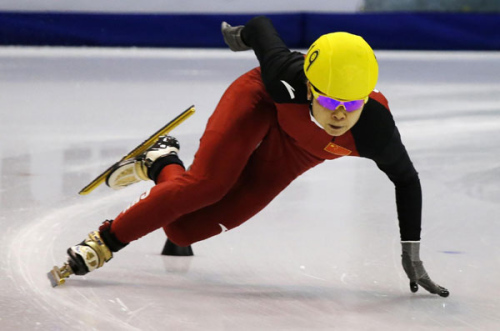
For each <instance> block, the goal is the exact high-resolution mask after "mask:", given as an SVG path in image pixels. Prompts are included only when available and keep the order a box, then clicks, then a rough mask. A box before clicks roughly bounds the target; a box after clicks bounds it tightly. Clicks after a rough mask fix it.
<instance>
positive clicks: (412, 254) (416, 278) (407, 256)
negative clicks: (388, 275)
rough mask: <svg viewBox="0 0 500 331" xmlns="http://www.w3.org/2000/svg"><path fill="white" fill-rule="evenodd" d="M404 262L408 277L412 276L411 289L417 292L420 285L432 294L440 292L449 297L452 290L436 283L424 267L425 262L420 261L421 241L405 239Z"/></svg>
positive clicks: (403, 243)
mask: <svg viewBox="0 0 500 331" xmlns="http://www.w3.org/2000/svg"><path fill="white" fill-rule="evenodd" d="M401 245H402V248H403V254H402V255H401V257H402V263H403V269H404V270H405V272H406V275H407V276H408V278H410V290H411V291H412V292H413V293H415V292H417V291H418V285H420V286H422V287H423V288H425V289H426V290H427V291H429V292H430V293H432V294H438V295H440V296H442V297H447V296H448V295H450V292H449V291H448V290H447V289H445V288H444V287H442V286H439V285H438V284H436V283H434V282H433V281H432V280H431V279H430V277H429V275H428V274H427V271H425V269H424V265H423V262H422V261H420V256H419V255H420V242H419V241H403V242H401Z"/></svg>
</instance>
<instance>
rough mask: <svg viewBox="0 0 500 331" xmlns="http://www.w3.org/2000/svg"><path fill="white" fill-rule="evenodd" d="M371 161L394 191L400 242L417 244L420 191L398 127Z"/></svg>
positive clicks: (417, 178) (419, 221) (418, 238)
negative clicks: (392, 184) (414, 242)
mask: <svg viewBox="0 0 500 331" xmlns="http://www.w3.org/2000/svg"><path fill="white" fill-rule="evenodd" d="M372 159H373V160H374V161H375V162H376V163H377V166H378V168H379V169H380V170H382V171H383V172H384V173H385V174H386V175H387V176H388V177H389V179H390V180H391V181H392V182H393V183H394V186H395V188H396V205H397V211H398V219H399V230H400V234H401V240H402V241H409V240H411V241H417V240H420V232H421V223H422V189H421V187H420V179H419V177H418V173H417V171H416V170H415V168H414V167H413V163H412V162H411V160H410V157H409V156H408V153H407V151H406V148H405V146H404V145H403V143H402V142H401V136H400V135H399V131H398V129H397V127H394V131H393V135H392V137H391V140H390V141H389V143H388V144H387V146H385V148H384V149H383V150H382V151H381V152H380V153H378V154H377V155H375V156H373V157H372Z"/></svg>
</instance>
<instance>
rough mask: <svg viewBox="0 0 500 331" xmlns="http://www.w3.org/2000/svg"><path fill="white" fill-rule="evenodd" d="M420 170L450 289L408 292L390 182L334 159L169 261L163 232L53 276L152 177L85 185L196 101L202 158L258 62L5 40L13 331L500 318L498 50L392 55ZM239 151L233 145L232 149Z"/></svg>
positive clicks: (430, 253)
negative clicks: (220, 108) (104, 260)
mask: <svg viewBox="0 0 500 331" xmlns="http://www.w3.org/2000/svg"><path fill="white" fill-rule="evenodd" d="M377 55H378V59H379V62H380V73H381V74H380V81H379V85H378V88H379V89H380V90H381V91H382V92H384V93H385V95H386V96H387V97H388V99H389V101H390V105H391V109H392V112H393V114H394V117H395V119H396V121H397V123H398V126H399V129H400V131H401V134H402V136H403V140H404V143H405V145H406V147H407V149H408V150H409V152H410V156H411V158H412V160H413V162H414V164H415V166H416V168H417V170H418V171H419V173H420V178H421V181H422V186H423V193H424V195H423V197H424V209H423V231H422V250H421V257H422V259H423V261H424V262H425V266H426V268H427V270H428V272H429V274H430V276H431V277H432V278H433V279H434V280H435V281H436V282H438V283H439V284H441V285H443V286H445V287H447V288H449V290H450V292H451V295H450V297H448V298H441V297H438V296H434V295H430V294H427V293H426V292H425V291H424V290H420V291H419V292H418V293H416V294H412V293H410V291H409V286H408V280H407V278H406V275H405V274H404V271H403V269H402V267H401V263H400V243H399V232H398V231H399V230H398V226H397V218H396V207H395V202H394V192H393V186H392V184H391V182H390V181H389V180H388V179H387V178H386V177H385V175H384V174H383V173H382V172H380V171H379V170H378V169H377V168H376V167H375V165H374V163H373V162H371V161H367V160H363V159H359V158H344V159H341V160H337V161H331V162H325V163H324V164H322V165H321V166H319V167H317V168H315V169H313V170H311V171H310V172H308V173H306V174H304V175H303V176H302V177H300V178H299V179H297V180H296V181H295V182H294V183H293V184H292V185H291V186H290V187H289V188H288V189H287V190H286V191H285V192H284V193H282V194H281V195H280V196H279V197H278V198H276V200H275V201H273V202H272V203H271V204H270V205H269V207H268V208H267V209H265V210H264V211H263V212H261V213H260V214H259V215H257V216H256V217H254V218H253V219H252V220H250V221H248V222H247V223H245V224H244V225H242V226H241V227H240V228H238V229H235V230H232V231H229V232H227V233H224V234H222V235H219V236H216V237H214V238H211V239H208V240H206V241H204V242H200V243H196V244H195V245H193V249H194V251H195V256H194V257H188V258H186V257H165V256H162V255H160V252H161V249H162V246H163V244H164V241H165V235H164V233H163V232H162V231H161V230H159V231H156V232H154V233H152V234H150V235H148V236H146V237H144V238H142V239H140V240H138V241H136V242H133V243H132V244H131V245H129V246H128V247H127V248H125V249H124V250H123V251H121V252H119V253H117V254H116V255H115V257H114V258H113V260H112V261H110V263H108V264H107V265H106V266H105V267H103V268H102V269H99V270H96V271H95V272H93V273H91V274H88V275H87V276H85V277H71V278H70V279H69V280H68V281H67V283H66V284H64V285H62V286H60V287H58V288H52V287H51V286H50V283H49V281H48V279H47V277H46V274H47V272H48V271H49V270H50V269H51V268H52V267H53V266H54V265H61V264H62V263H63V262H64V261H65V260H66V253H65V251H66V249H67V248H68V247H69V246H71V245H73V244H76V243H78V242H80V241H81V240H82V239H83V238H84V237H85V236H86V235H87V233H88V232H90V231H92V230H95V229H96V228H97V227H98V226H99V224H100V223H101V222H102V221H103V220H105V219H109V218H113V217H115V216H116V215H117V214H118V213H119V212H120V211H121V210H122V209H124V208H125V207H126V206H127V205H128V204H129V203H130V202H132V201H133V200H135V198H136V197H138V196H139V195H140V194H141V193H142V192H143V191H145V190H146V189H147V188H148V187H149V186H150V185H151V184H149V183H143V184H138V185H136V186H135V187H130V188H127V189H125V190H122V191H118V192H114V191H111V190H109V189H108V188H107V187H105V186H103V187H99V188H98V189H97V190H96V191H94V192H93V193H91V194H90V195H88V196H79V195H78V194H77V192H78V191H79V190H80V189H81V188H82V187H83V186H85V185H86V184H87V183H88V182H89V181H90V180H91V179H93V178H94V177H95V176H97V175H98V174H99V173H100V172H101V171H103V170H104V169H106V168H107V167H108V166H109V165H110V164H112V163H113V162H114V161H116V160H117V159H119V158H120V157H121V156H122V155H123V154H125V153H126V152H127V151H128V150H130V149H132V148H133V147H135V145H136V144H138V143H139V142H140V141H142V140H144V139H145V138H147V137H148V136H149V135H150V134H151V133H152V132H154V131H155V130H156V129H158V128H159V127H160V126H162V125H163V124H164V123H166V122H167V121H169V120H170V119H171V118H172V117H174V116H175V115H176V114H177V113H179V112H180V111H182V110H184V109H185V108H187V107H188V106H190V105H191V104H195V105H196V107H197V113H196V114H195V115H194V116H193V117H192V118H190V119H189V120H188V121H187V122H186V123H185V124H183V125H182V126H181V127H179V128H178V129H176V130H175V131H174V132H173V134H174V135H176V136H177V137H178V138H179V140H180V142H181V146H182V147H181V157H182V158H183V159H184V160H185V162H186V163H187V164H189V163H191V161H192V159H193V154H194V153H195V151H196V149H197V146H198V140H199V138H200V136H201V134H202V132H203V128H204V126H205V123H206V121H207V119H208V117H209V116H210V114H211V112H212V111H213V109H214V107H215V106H216V104H217V102H218V100H219V97H220V96H221V95H222V93H223V91H224V89H225V88H226V87H227V85H228V84H230V83H231V81H233V80H234V79H235V78H236V77H238V76H239V75H241V74H242V73H243V72H245V71H246V70H248V69H250V68H252V67H254V66H256V65H257V62H256V60H255V58H254V55H253V54H252V53H250V52H246V53H231V52H230V51H229V50H217V51H214V50H139V49H111V50H106V49H57V48H55V49H54V48H2V49H0V159H1V162H0V173H1V179H0V208H1V213H0V225H1V230H2V231H1V232H0V252H1V255H2V257H1V259H0V267H1V270H0V279H1V284H0V329H1V330H69V329H72V330H333V329H335V330H403V329H404V330H437V329H439V330H498V329H499V328H500V299H499V297H500V248H499V244H498V237H499V235H500V220H499V214H500V147H499V146H500V82H499V79H498V77H500V64H499V63H500V54H499V53H447V52H442V53H429V52H382V51H380V52H377ZM220 152H221V153H224V151H220Z"/></svg>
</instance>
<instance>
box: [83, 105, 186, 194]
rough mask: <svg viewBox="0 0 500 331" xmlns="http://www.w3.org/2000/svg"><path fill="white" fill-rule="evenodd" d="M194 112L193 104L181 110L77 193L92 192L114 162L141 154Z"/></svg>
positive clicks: (109, 171) (109, 170)
mask: <svg viewBox="0 0 500 331" xmlns="http://www.w3.org/2000/svg"><path fill="white" fill-rule="evenodd" d="M194 112H195V108H194V105H193V106H191V107H189V108H188V109H186V110H185V111H183V112H182V113H181V114H179V115H178V116H177V117H176V118H174V119H173V120H172V121H170V122H169V123H167V124H166V125H165V126H163V127H162V128H161V129H159V130H158V131H156V132H155V133H154V134H153V135H152V136H151V137H149V138H148V139H146V140H145V141H144V142H143V143H141V144H139V145H138V146H137V147H136V148H134V149H133V150H132V151H131V152H130V153H128V154H127V155H125V156H124V157H123V158H122V159H121V160H120V161H118V162H116V163H114V164H113V165H112V166H111V167H109V168H108V169H107V170H105V171H104V172H103V173H102V174H100V175H99V176H97V177H96V178H95V179H94V180H93V181H92V182H90V184H88V185H87V186H85V187H84V188H83V189H82V190H81V191H80V192H79V193H78V194H80V195H86V194H89V193H90V192H92V191H93V190H94V189H95V188H96V187H97V186H99V185H101V184H102V183H104V182H105V181H106V178H107V177H108V175H109V174H110V173H111V171H112V170H113V167H114V166H115V164H118V163H120V162H121V161H124V160H129V159H132V158H134V157H136V156H139V155H141V154H142V153H144V152H145V151H146V150H148V149H149V148H150V147H151V146H153V145H154V143H155V142H156V141H157V140H158V138H159V137H160V136H163V135H166V134H168V133H169V132H170V131H172V130H173V129H175V128H176V127H177V126H179V124H181V123H182V122H184V121H185V120H186V119H187V118H188V117H189V116H191V115H193V114H194Z"/></svg>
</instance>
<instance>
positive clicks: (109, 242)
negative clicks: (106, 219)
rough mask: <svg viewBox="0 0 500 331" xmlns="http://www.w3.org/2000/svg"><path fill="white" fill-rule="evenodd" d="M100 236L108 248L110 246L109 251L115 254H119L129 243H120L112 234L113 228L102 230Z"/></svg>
mask: <svg viewBox="0 0 500 331" xmlns="http://www.w3.org/2000/svg"><path fill="white" fill-rule="evenodd" d="M99 234H100V235H101V238H102V240H103V241H104V243H105V244H106V246H108V248H109V250H110V251H112V252H113V253H115V252H118V251H119V250H120V249H122V248H123V247H125V246H127V245H128V243H126V244H124V243H122V242H121V241H119V240H118V238H116V236H115V235H114V234H113V233H111V226H109V227H108V228H106V229H102V230H100V231H99Z"/></svg>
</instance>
